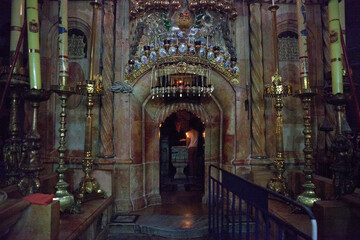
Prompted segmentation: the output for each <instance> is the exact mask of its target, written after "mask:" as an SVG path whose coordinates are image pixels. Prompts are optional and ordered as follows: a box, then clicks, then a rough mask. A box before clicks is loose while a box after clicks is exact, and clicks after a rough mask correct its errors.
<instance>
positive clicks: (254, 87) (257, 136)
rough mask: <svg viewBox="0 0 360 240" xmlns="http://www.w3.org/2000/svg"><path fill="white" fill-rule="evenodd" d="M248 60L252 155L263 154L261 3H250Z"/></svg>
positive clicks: (263, 113)
mask: <svg viewBox="0 0 360 240" xmlns="http://www.w3.org/2000/svg"><path fill="white" fill-rule="evenodd" d="M250 46H251V52H250V62H251V106H252V129H251V131H252V139H251V146H252V152H251V155H252V156H265V155H266V153H265V105H264V103H265V102H264V94H263V93H264V81H263V80H264V72H263V63H262V61H263V51H262V32H261V4H260V3H252V4H250Z"/></svg>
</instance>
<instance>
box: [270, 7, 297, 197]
mask: <svg viewBox="0 0 360 240" xmlns="http://www.w3.org/2000/svg"><path fill="white" fill-rule="evenodd" d="M278 9H279V7H278V6H276V5H273V6H271V7H269V10H270V11H271V14H272V27H273V42H274V66H275V73H274V75H273V76H272V85H271V86H270V87H267V88H266V90H265V96H267V97H274V98H275V109H276V129H275V135H276V156H275V160H274V165H275V169H276V173H275V177H274V178H271V179H270V181H269V183H268V185H267V186H268V188H270V189H271V190H273V191H276V192H278V193H281V194H284V195H287V187H286V183H285V179H284V176H283V174H284V172H285V164H284V163H285V157H284V143H283V118H282V108H283V101H282V97H285V96H288V95H291V87H290V86H289V85H284V84H283V82H282V78H281V76H280V73H279V52H278V37H277V27H276V11H277V10H278Z"/></svg>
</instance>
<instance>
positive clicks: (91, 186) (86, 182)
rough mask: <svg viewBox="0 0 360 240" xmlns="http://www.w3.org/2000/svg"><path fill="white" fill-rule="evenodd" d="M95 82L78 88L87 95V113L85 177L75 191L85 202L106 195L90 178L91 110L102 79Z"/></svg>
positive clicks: (92, 159)
mask: <svg viewBox="0 0 360 240" xmlns="http://www.w3.org/2000/svg"><path fill="white" fill-rule="evenodd" d="M95 79H96V80H95V81H91V80H89V81H88V83H87V84H85V85H79V86H78V92H80V93H83V94H86V95H87V113H86V126H85V148H84V158H83V160H82V169H83V172H84V174H85V176H84V177H83V178H82V179H81V182H80V184H79V188H78V189H77V190H76V193H77V194H76V195H77V199H78V200H79V201H80V202H85V201H88V200H92V199H95V198H105V197H106V193H105V192H104V191H103V190H101V189H100V186H99V183H98V182H97V181H96V179H95V178H93V177H91V176H90V173H91V172H92V168H93V163H94V158H93V156H92V109H93V106H94V102H93V97H94V96H98V95H101V92H102V86H101V82H102V78H101V76H100V75H97V76H96V77H95Z"/></svg>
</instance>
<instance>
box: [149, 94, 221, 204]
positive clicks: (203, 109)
mask: <svg viewBox="0 0 360 240" xmlns="http://www.w3.org/2000/svg"><path fill="white" fill-rule="evenodd" d="M179 110H185V111H188V112H190V113H192V114H193V115H195V116H197V117H198V118H199V119H200V120H201V122H202V123H203V124H204V125H205V147H204V165H205V173H204V186H205V190H204V196H203V203H205V202H206V196H207V193H208V186H207V184H206V183H207V179H208V167H209V165H210V164H215V165H219V164H220V163H221V161H222V143H223V141H222V134H221V133H222V126H223V123H222V119H223V116H222V109H221V108H220V106H219V105H217V104H216V103H215V101H214V99H207V103H206V104H203V105H198V104H193V103H187V102H178V103H173V104H168V105H167V104H165V103H163V102H161V101H159V100H151V99H150V97H148V98H147V101H145V102H144V104H143V111H142V112H143V115H142V116H143V117H142V125H143V131H142V132H143V136H142V143H143V144H142V146H143V163H145V169H148V170H145V176H144V183H145V196H146V201H147V202H148V203H160V179H159V171H160V162H159V159H160V151H159V149H160V145H159V142H160V135H159V131H160V124H161V123H163V122H164V121H165V119H166V118H168V117H169V116H170V115H171V114H173V113H175V112H176V111H179ZM154 201H155V202H154Z"/></svg>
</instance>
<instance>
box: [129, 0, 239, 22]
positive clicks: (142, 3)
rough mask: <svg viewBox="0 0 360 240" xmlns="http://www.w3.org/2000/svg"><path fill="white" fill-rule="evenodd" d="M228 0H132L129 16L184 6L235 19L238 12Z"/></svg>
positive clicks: (195, 10)
mask: <svg viewBox="0 0 360 240" xmlns="http://www.w3.org/2000/svg"><path fill="white" fill-rule="evenodd" d="M233 2H234V1H230V0H225V1H224V0H189V1H183V0H171V1H169V0H164V1H158V0H132V1H131V4H130V18H132V19H135V18H137V17H138V16H141V15H143V14H146V13H149V12H154V11H174V10H178V9H180V8H183V7H185V4H186V5H188V6H187V7H188V8H189V9H190V11H193V12H199V11H202V12H204V11H214V12H218V13H220V14H222V15H223V16H224V17H227V18H229V19H231V20H234V19H236V17H237V16H238V13H237V11H236V8H235V7H233V6H232V5H233Z"/></svg>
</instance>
